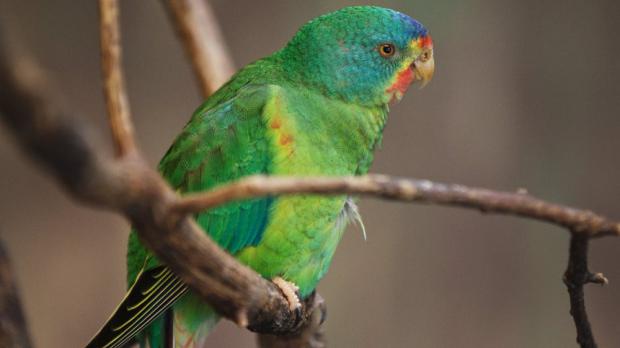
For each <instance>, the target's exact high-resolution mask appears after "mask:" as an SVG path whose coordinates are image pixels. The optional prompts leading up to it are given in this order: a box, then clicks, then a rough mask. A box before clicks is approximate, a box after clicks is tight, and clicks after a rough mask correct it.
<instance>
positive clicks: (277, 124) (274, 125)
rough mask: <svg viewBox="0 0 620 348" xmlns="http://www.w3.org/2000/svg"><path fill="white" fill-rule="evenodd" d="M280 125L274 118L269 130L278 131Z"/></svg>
mask: <svg viewBox="0 0 620 348" xmlns="http://www.w3.org/2000/svg"><path fill="white" fill-rule="evenodd" d="M280 126H281V124H280V119H279V118H276V119H274V120H273V121H271V128H272V129H278V128H280Z"/></svg>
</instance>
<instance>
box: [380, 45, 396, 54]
mask: <svg viewBox="0 0 620 348" xmlns="http://www.w3.org/2000/svg"><path fill="white" fill-rule="evenodd" d="M394 53H396V47H394V45H392V44H391V43H385V44H381V45H379V54H381V57H383V58H389V57H391V56H393V55H394Z"/></svg>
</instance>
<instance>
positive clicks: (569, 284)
mask: <svg viewBox="0 0 620 348" xmlns="http://www.w3.org/2000/svg"><path fill="white" fill-rule="evenodd" d="M588 242H589V238H588V237H587V236H583V235H578V234H573V235H572V236H571V239H570V248H569V257H568V267H567V268H566V273H564V284H566V288H567V289H568V294H569V297H570V314H571V315H572V316H573V320H574V322H575V328H576V329H577V342H578V343H579V346H580V347H581V348H596V346H597V345H596V342H595V340H594V335H593V334H592V328H591V326H590V321H589V320H588V314H587V313H586V303H585V298H584V291H583V286H584V285H585V284H587V283H597V284H601V285H605V284H607V283H608V281H607V278H605V277H604V276H603V274H601V273H595V274H593V273H590V271H589V270H588Z"/></svg>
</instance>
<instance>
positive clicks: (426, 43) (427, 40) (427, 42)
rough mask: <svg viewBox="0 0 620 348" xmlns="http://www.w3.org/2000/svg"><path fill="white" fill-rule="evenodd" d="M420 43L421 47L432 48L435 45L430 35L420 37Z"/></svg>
mask: <svg viewBox="0 0 620 348" xmlns="http://www.w3.org/2000/svg"><path fill="white" fill-rule="evenodd" d="M418 45H419V46H420V47H421V48H430V47H433V39H431V36H430V35H426V36H422V37H421V38H419V39H418Z"/></svg>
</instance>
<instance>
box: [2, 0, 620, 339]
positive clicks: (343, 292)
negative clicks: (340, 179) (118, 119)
mask: <svg viewBox="0 0 620 348" xmlns="http://www.w3.org/2000/svg"><path fill="white" fill-rule="evenodd" d="M361 3H367V2H359V1H355V2H352V1H326V0H324V1H284V0H280V1H250V0H247V1H241V0H236V1H225V0H213V1H212V4H213V6H214V8H215V11H216V13H217V16H218V18H219V19H220V23H221V25H222V27H223V32H224V35H225V37H226V39H227V41H228V43H229V45H230V49H231V51H232V54H233V56H234V59H235V63H236V65H237V66H242V65H245V64H247V63H249V62H251V61H253V60H255V59H257V58H259V57H262V56H264V55H267V54H269V53H271V52H272V51H274V50H276V49H278V48H279V47H281V46H282V45H284V43H285V42H286V41H287V40H288V38H290V37H291V36H292V35H293V33H294V32H295V30H296V29H297V28H298V27H299V26H300V25H301V24H303V23H304V22H306V21H307V20H309V19H311V18H313V17H315V16H317V15H319V14H322V13H325V12H327V11H331V10H334V9H338V8H340V7H342V6H346V5H353V4H361ZM373 3H374V4H377V5H383V6H387V7H392V8H395V9H398V10H400V11H402V12H405V13H407V14H410V15H411V16H413V17H415V18H417V19H418V20H420V21H421V22H422V23H424V24H425V25H426V26H427V27H428V28H430V32H431V34H432V36H433V38H434V41H435V55H436V62H437V71H436V75H435V79H434V81H433V82H432V83H431V84H430V85H429V86H428V87H427V88H425V89H423V90H417V89H414V90H412V91H410V92H409V93H408V95H407V97H406V98H405V99H404V100H403V102H401V103H400V104H398V105H395V106H393V107H392V113H391V115H390V120H389V123H388V126H387V128H386V131H385V138H384V139H385V140H384V143H383V147H382V149H381V151H380V152H379V153H378V155H377V157H376V162H375V164H374V166H373V168H372V171H373V172H375V173H387V174H394V175H399V176H412V177H417V178H429V179H433V180H439V181H445V182H458V183H463V184H467V185H474V186H484V187H489V188H494V189H502V190H515V189H517V188H521V187H524V188H527V189H528V190H529V191H530V192H531V193H534V194H536V195H539V196H541V197H544V198H547V199H549V200H552V201H557V202H562V203H566V204H569V205H574V206H578V207H587V208H590V209H593V210H595V211H598V212H601V213H604V214H606V215H609V216H612V217H615V218H620V180H618V178H619V177H620V161H619V158H618V154H617V151H618V149H619V148H620V136H619V135H620V132H619V131H620V85H619V84H618V81H619V80H620V59H618V57H619V56H620V45H619V44H618V43H619V42H618V36H619V35H620V32H619V29H618V28H619V27H618V24H619V19H620V17H618V13H620V3H619V2H617V1H605V0H597V1H589V2H586V1H576V0H567V1H561V2H560V1H539V0H522V1H507V0H499V1H498V0H467V1H434V0H417V1H404V0H403V1H375V2H373ZM121 14H122V29H123V42H124V44H125V45H124V62H125V68H126V72H127V80H128V84H129V97H130V102H131V107H132V111H133V115H134V118H135V123H136V129H137V135H138V138H139V143H140V145H141V146H142V149H143V150H144V152H146V155H147V156H148V158H149V159H150V161H151V163H152V164H153V165H155V164H156V163H157V161H158V159H159V158H160V156H161V155H162V154H163V153H164V151H165V150H166V148H167V147H168V145H169V144H170V143H171V141H172V140H173V137H174V136H175V134H176V133H177V132H178V131H179V130H180V128H181V127H182V126H183V124H184V123H185V122H186V120H187V119H188V117H189V115H190V114H191V113H192V111H193V109H194V108H195V107H196V106H197V105H198V104H199V103H200V102H201V101H200V98H199V95H198V92H197V88H196V85H195V83H194V80H193V76H192V73H191V71H190V68H189V65H188V63H187V61H186V60H185V57H184V54H183V51H182V47H181V46H180V44H179V42H178V41H177V40H176V38H175V36H174V33H173V30H172V28H171V26H170V25H169V22H168V20H167V17H166V14H165V12H164V11H163V8H162V7H161V5H160V3H159V2H157V1H124V2H123V3H122V13H121ZM0 24H1V25H2V28H3V29H4V30H5V31H6V32H7V34H8V36H9V38H10V43H11V46H12V48H13V49H14V51H15V52H22V53H24V52H25V53H28V54H32V55H34V57H36V59H37V60H38V61H39V62H40V63H41V64H42V65H43V67H44V68H46V69H47V70H48V71H49V73H50V75H51V77H52V78H53V80H54V84H55V86H56V88H55V92H57V94H58V96H59V97H58V100H59V101H60V103H61V104H62V105H63V106H64V107H65V108H66V109H67V110H69V111H70V112H71V114H73V115H75V117H76V118H78V119H77V120H78V121H81V122H85V123H88V124H90V125H91V126H92V129H93V131H92V134H93V136H99V137H100V138H102V139H103V143H104V145H105V144H109V142H107V143H106V142H105V139H106V138H107V136H108V130H107V128H106V124H105V114H104V105H103V101H102V93H101V78H100V72H99V60H98V59H99V52H98V32H97V4H96V1H70V0H57V1H53V2H50V1H44V0H36V1H34V0H32V1H19V0H3V1H2V2H1V3H0ZM0 92H1V91H0ZM0 187H1V192H2V194H1V196H0V235H1V238H2V239H3V240H4V242H5V243H6V244H7V245H8V250H9V252H10V254H11V255H12V258H13V262H14V267H15V270H16V272H17V275H18V281H19V285H20V289H21V293H22V299H23V302H24V306H25V310H26V315H27V319H28V321H29V323H30V329H31V332H32V335H33V337H34V341H35V344H36V346H37V347H49V348H60V347H79V346H81V345H83V344H85V343H86V342H87V341H88V339H89V338H90V337H91V335H92V334H93V333H94V332H96V331H97V330H98V328H99V326H100V325H101V324H102V323H103V322H104V321H105V320H106V318H107V317H108V315H109V314H110V312H111V311H112V310H113V309H114V308H115V306H116V304H117V302H118V301H119V300H120V299H121V298H122V296H123V293H124V268H125V266H124V253H125V240H126V237H127V232H128V225H127V223H126V222H125V221H124V220H123V219H122V218H120V217H118V216H116V215H113V214H111V213H107V212H101V211H96V210H92V209H90V208H85V207H82V206H80V205H78V204H76V203H75V202H73V201H71V200H70V199H69V198H68V197H67V196H66V195H65V194H64V193H63V192H62V191H60V190H59V189H58V188H57V187H56V186H55V184H54V183H53V182H52V181H51V180H50V179H49V178H48V177H47V176H46V175H44V174H42V173H40V172H39V170H38V168H37V167H35V166H34V165H33V164H31V163H30V162H29V161H28V160H26V159H25V158H24V157H23V156H22V154H21V153H20V152H19V151H18V150H17V149H16V146H15V144H13V143H12V142H11V139H10V137H9V136H8V134H7V132H6V130H5V129H3V128H2V127H0ZM361 210H362V213H363V216H364V221H365V224H366V228H367V231H368V233H369V236H368V240H367V241H364V240H363V239H362V235H361V232H359V231H358V230H356V229H355V228H351V230H350V231H349V233H347V234H346V235H345V237H344V239H343V241H342V243H341V246H340V248H339V250H338V252H337V254H336V257H335V260H334V263H333V266H332V268H331V270H330V272H329V274H328V275H327V277H326V278H325V279H324V280H323V281H322V283H321V284H320V287H319V290H320V292H321V294H322V295H323V296H324V297H325V298H326V300H327V302H328V306H329V317H328V320H327V324H326V327H327V335H328V339H329V342H330V343H331V346H332V347H574V346H576V344H575V339H574V337H575V332H574V328H573V323H572V320H571V318H570V316H569V313H568V296H567V293H566V290H565V288H564V285H563V284H562V281H561V277H562V274H563V271H564V268H565V265H566V261H567V247H568V234H567V233H566V232H565V231H564V230H562V229H560V228H557V227H554V226H551V225H547V224H542V223H539V222H532V221H526V220H522V219H517V218H512V217H500V216H485V215H481V214H479V213H477V212H473V211H465V210H459V209H453V208H445V207H434V206H421V205H410V204H402V203H389V202H383V201H378V200H372V199H364V200H363V202H362V203H361ZM618 264H620V240H618V239H614V238H605V239H601V240H596V241H594V242H593V243H592V247H591V267H592V269H593V270H595V271H602V272H604V273H605V274H606V275H607V276H608V277H609V279H610V281H611V284H610V285H609V286H607V287H598V286H588V288H587V304H588V307H589V312H590V315H591V320H592V324H593V326H594V333H595V335H596V337H597V338H598V340H599V343H600V346H601V347H618V346H620V300H619V295H620V267H618ZM209 342H210V345H209V347H253V346H254V338H253V336H252V335H251V334H250V333H248V332H246V331H244V330H240V329H238V328H236V327H235V326H233V325H232V324H230V323H224V324H222V325H220V326H219V327H218V329H217V330H216V332H215V333H214V334H213V335H212V337H210V339H209Z"/></svg>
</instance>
